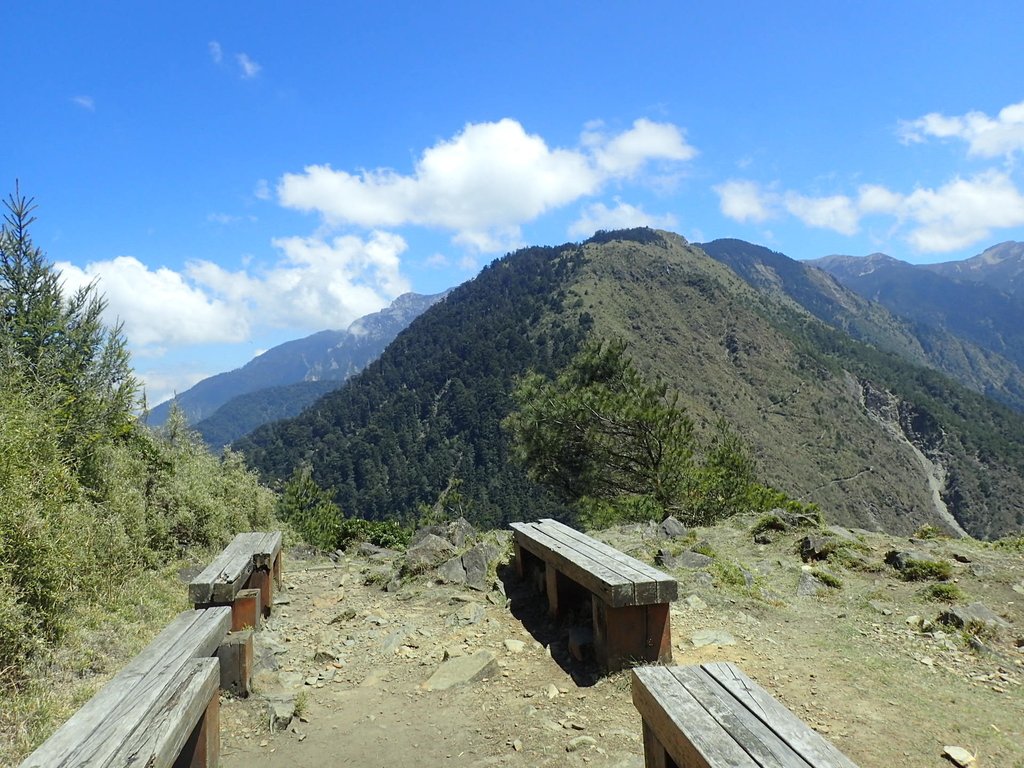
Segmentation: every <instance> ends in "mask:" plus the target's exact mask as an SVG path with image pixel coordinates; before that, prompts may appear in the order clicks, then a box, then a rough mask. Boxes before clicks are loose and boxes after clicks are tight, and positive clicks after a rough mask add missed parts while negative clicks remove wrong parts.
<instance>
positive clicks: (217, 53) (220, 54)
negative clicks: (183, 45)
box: [206, 40, 224, 64]
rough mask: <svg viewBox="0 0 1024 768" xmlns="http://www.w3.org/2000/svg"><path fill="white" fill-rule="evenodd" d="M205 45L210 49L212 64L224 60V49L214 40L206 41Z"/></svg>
mask: <svg viewBox="0 0 1024 768" xmlns="http://www.w3.org/2000/svg"><path fill="white" fill-rule="evenodd" d="M206 47H207V50H209V51H210V58H211V59H213V63H214V64H220V63H221V62H222V61H223V60H224V51H223V49H222V48H221V47H220V43H218V42H217V41H216V40H211V41H210V42H208V43H207V44H206Z"/></svg>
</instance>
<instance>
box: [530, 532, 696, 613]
mask: <svg viewBox="0 0 1024 768" xmlns="http://www.w3.org/2000/svg"><path fill="white" fill-rule="evenodd" d="M540 525H541V526H542V528H543V529H544V530H549V531H557V532H558V533H559V534H561V535H562V536H564V537H566V538H567V539H571V540H573V541H576V542H579V544H580V545H581V547H586V550H584V551H588V552H590V551H593V552H594V553H595V555H596V554H599V555H600V556H601V558H602V560H606V561H610V563H614V564H615V566H614V567H615V570H617V571H618V572H619V573H621V574H622V575H624V576H628V577H629V578H630V579H632V580H633V584H634V593H635V598H636V601H637V604H638V605H647V604H650V603H670V602H672V601H674V600H675V599H676V597H678V590H679V585H678V583H677V582H676V580H675V579H674V578H673V577H672V576H669V575H668V574H667V573H664V572H662V571H659V570H658V569H657V568H654V567H653V566H650V565H648V564H647V563H645V562H643V561H641V560H637V559H636V558H635V557H630V556H629V555H627V554H626V553H624V552H620V551H619V550H617V549H616V548H615V547H613V546H611V545H610V544H605V543H604V542H603V541H598V540H597V539H594V538H592V537H590V536H587V534H585V533H581V532H580V531H577V530H576V529H575V528H570V527H569V526H568V525H564V524H563V523H560V522H558V521H557V520H550V519H544V520H541V521H540ZM595 559H596V558H595ZM610 563H609V564H610Z"/></svg>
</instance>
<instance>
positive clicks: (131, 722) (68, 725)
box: [21, 607, 231, 768]
mask: <svg viewBox="0 0 1024 768" xmlns="http://www.w3.org/2000/svg"><path fill="white" fill-rule="evenodd" d="M230 626H231V609H230V608H227V607H224V608H208V609H205V610H195V611H185V612H183V613H181V614H179V615H178V616H177V618H175V619H174V620H173V621H172V622H171V623H170V624H168V625H167V626H166V627H165V628H164V629H163V631H162V632H161V633H160V634H159V635H157V637H156V638H155V639H154V640H153V642H151V643H150V644H149V645H148V646H146V648H145V649H143V651H142V652H141V653H140V654H139V655H138V656H136V657H135V658H134V659H132V660H131V662H129V663H128V664H127V665H126V666H125V668H124V669H122V670H121V671H120V672H119V673H118V674H117V675H116V676H115V677H114V678H113V679H112V680H110V681H109V682H108V683H107V684H106V685H105V686H103V688H101V689H100V690H99V692H97V694H96V695H95V696H93V697H92V698H91V699H90V700H89V701H87V702H86V703H85V704H84V705H83V706H82V708H81V709H79V710H78V711H77V712H76V713H75V714H73V715H72V716H71V717H70V718H69V719H68V721H67V722H65V723H64V724H63V725H62V726H61V727H60V728H58V729H57V731H56V732H55V733H54V734H53V735H52V736H51V737H50V738H49V739H47V740H46V741H45V742H44V743H43V744H42V745H41V746H40V747H39V748H38V749H37V750H36V751H35V752H33V753H32V754H31V755H29V756H28V757H27V758H26V759H25V760H24V762H22V764H21V768H71V767H72V766H83V765H89V766H92V765H107V764H108V763H106V762H104V761H107V760H109V759H110V758H111V756H112V755H113V754H114V753H115V751H116V749H117V747H118V746H119V745H120V744H122V743H124V741H125V740H126V739H127V738H129V737H130V736H131V734H132V733H133V731H134V729H135V728H137V727H139V725H140V723H141V722H142V720H141V719H140V718H144V717H145V713H147V712H148V711H149V710H150V709H151V708H152V707H153V706H154V705H155V703H156V702H157V701H159V700H160V697H161V696H162V694H163V691H164V689H165V688H166V687H167V686H168V685H169V684H170V682H171V681H172V680H173V679H174V678H175V676H176V675H177V674H178V673H179V672H180V670H181V669H182V668H184V667H185V666H186V664H187V663H188V662H189V660H191V659H195V658H203V657H209V656H212V655H213V654H214V653H215V652H216V650H217V648H218V647H219V646H220V644H221V642H223V640H224V637H225V636H226V635H227V632H228V628H229V627H230Z"/></svg>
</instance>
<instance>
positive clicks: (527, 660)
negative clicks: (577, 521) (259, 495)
mask: <svg viewBox="0 0 1024 768" xmlns="http://www.w3.org/2000/svg"><path fill="white" fill-rule="evenodd" d="M788 522H790V523H793V522H794V521H788ZM798 522H799V521H796V523H798ZM754 523H755V521H754V519H753V518H737V519H734V520H732V521H729V522H728V523H727V524H724V525H720V526H716V527H713V528H706V529H699V530H693V531H683V530H673V531H669V532H667V533H666V532H664V531H661V530H659V529H658V528H656V527H642V526H637V527H632V528H629V529H614V530H611V531H607V532H603V533H601V534H596V535H598V536H599V537H601V538H604V539H605V540H607V541H609V543H612V544H613V545H615V546H617V547H619V548H620V549H622V550H624V551H627V552H629V553H630V554H633V555H634V556H637V557H640V558H641V559H644V560H647V561H648V562H655V561H656V560H658V561H660V562H661V563H663V565H662V567H663V569H664V570H667V571H669V572H671V573H673V574H674V575H676V576H677V578H678V579H679V582H680V599H679V601H678V602H677V603H675V604H673V606H672V633H673V641H674V651H673V652H674V656H675V659H674V661H675V663H677V664H687V663H694V662H699V661H705V660H726V661H733V662H735V663H737V664H738V665H740V666H741V667H742V668H743V669H744V671H746V672H747V674H749V675H750V676H751V677H753V678H754V679H755V680H757V681H758V682H760V683H761V685H762V686H764V687H765V688H766V689H768V690H769V691H770V692H771V693H772V694H774V695H775V696H776V697H777V698H779V699H780V700H781V701H782V702H784V703H785V704H786V705H787V706H788V707H789V708H790V709H791V710H793V711H794V712H795V713H796V714H797V715H799V716H800V717H801V718H803V719H804V720H805V721H806V722H807V723H809V724H810V725H811V726H812V727H814V728H815V729H817V730H818V731H819V732H821V733H823V734H825V735H826V736H827V737H828V738H829V739H831V740H832V741H833V742H834V743H835V744H836V745H837V746H838V747H839V748H840V749H842V750H843V751H844V752H845V753H846V754H847V755H848V756H849V757H850V758H851V759H853V760H854V761H855V762H857V763H858V764H859V765H861V766H862V767H863V768H869V766H897V765H899V766H948V765H951V764H952V762H951V761H950V760H949V759H948V758H945V757H944V756H943V750H944V747H945V746H947V745H949V746H959V747H961V748H962V749H964V750H966V752H967V753H970V754H972V755H976V759H977V763H976V764H977V765H978V766H994V767H996V766H998V767H999V768H1004V767H1005V768H1024V687H1022V685H1021V683H1022V680H1024V648H1022V646H1024V553H1022V552H1021V551H1020V550H1019V549H997V548H994V547H992V546H991V545H986V544H981V543H979V542H974V541H968V540H964V541H959V540H953V539H944V538H932V539H921V540H910V541H908V540H901V541H894V540H893V539H892V538H891V537H887V536H883V535H881V534H874V533H868V532H863V531H855V532H851V531H846V530H843V529H831V530H809V529H804V528H801V527H800V526H799V525H798V524H796V523H794V524H793V525H783V526H780V527H782V528H783V530H766V531H763V532H761V534H760V535H759V536H758V537H757V538H758V540H759V542H760V543H758V542H757V541H755V536H754V535H753V533H752V526H753V525H754ZM436 533H444V532H436ZM670 534H674V535H670ZM437 538H439V539H446V538H451V539H454V540H455V541H454V542H450V543H449V545H448V548H446V547H444V546H442V545H441V544H438V542H436V541H431V542H430V543H431V546H433V547H436V548H437V549H438V550H439V551H438V552H435V553H434V554H432V555H424V554H422V553H420V554H419V555H417V554H416V553H415V552H414V553H413V554H412V555H410V556H407V555H405V554H404V553H396V552H390V551H375V550H373V549H372V548H368V547H367V548H364V550H363V551H361V552H360V551H352V552H348V553H339V554H337V555H335V558H336V561H334V560H331V559H327V558H315V557H304V556H302V554H301V553H295V552H292V553H289V557H288V559H287V560H286V563H285V589H284V590H283V591H282V592H281V593H280V594H279V599H278V602H277V605H275V607H274V616H273V618H272V619H270V620H269V621H268V622H267V623H266V625H265V627H264V628H263V629H262V630H261V631H260V632H259V633H258V655H259V668H260V671H259V673H258V674H257V677H256V680H255V685H256V688H257V693H255V694H254V695H253V696H251V697H250V698H248V699H245V700H234V699H225V701H224V702H223V708H222V711H221V729H222V765H224V766H225V767H226V768H240V767H242V766H244V767H245V768H261V767H263V766H268V767H269V766H287V767H288V768H304V767H305V766H310V767H312V766H318V767H319V766H367V767H372V766H395V765H424V766H433V765H438V766H467V767H468V766H583V765H587V766H608V767H609V768H611V767H616V768H627V767H635V768H642V766H643V747H642V743H641V740H640V720H639V717H638V716H637V714H636V712H635V710H634V709H633V706H632V703H631V699H630V688H629V673H628V672H623V673H617V674H613V675H609V676H601V675H600V674H598V671H597V670H596V669H594V668H593V667H591V666H588V665H587V664H585V663H581V662H578V661H576V660H575V659H573V658H572V657H571V656H570V654H569V653H568V644H567V636H568V632H569V629H570V625H571V624H572V622H571V621H570V622H568V623H566V624H563V625H557V626H556V625H553V624H552V623H550V622H549V621H548V620H547V619H546V616H545V605H544V598H543V597H542V596H540V595H537V594H535V593H534V592H533V591H532V588H530V587H527V586H526V585H524V584H521V583H519V582H518V581H517V580H516V579H515V578H514V576H512V575H511V574H510V573H509V571H510V569H508V568H507V567H502V566H499V567H498V568H497V573H496V574H495V572H494V568H493V565H491V566H490V568H487V567H481V566H480V562H487V563H493V561H494V559H495V556H498V558H499V559H500V558H501V557H506V558H507V553H508V548H507V546H504V544H503V542H504V541H505V539H503V538H502V537H493V534H492V538H490V539H488V540H487V541H485V542H484V545H482V547H481V546H480V545H478V547H477V552H476V554H472V552H467V553H466V554H465V555H463V556H462V557H461V558H460V557H459V553H462V552H466V550H467V548H469V547H471V546H472V545H473V541H474V539H473V536H472V535H471V533H469V532H467V531H465V530H463V531H461V532H456V535H452V536H450V537H446V536H444V535H440V536H437ZM453 552H454V553H456V555H455V557H453V556H452V553H453ZM801 552H802V554H801ZM892 552H897V553H900V552H902V553H903V555H902V562H903V564H904V565H905V564H906V562H907V561H908V560H913V559H915V558H916V559H918V560H925V561H934V562H945V563H949V566H948V567H949V568H950V569H951V579H952V580H951V581H949V582H947V583H950V584H954V583H955V584H956V586H957V587H958V588H959V589H960V590H961V593H960V595H959V597H958V598H957V599H956V601H955V602H954V603H952V604H949V603H945V602H941V601H936V600H935V599H933V598H931V597H928V596H927V595H926V594H925V592H924V591H925V590H926V589H927V588H928V586H929V585H931V584H934V583H937V582H935V581H905V580H903V579H901V578H900V577H899V571H898V570H897V567H901V566H900V562H899V561H900V558H899V557H897V556H895V555H892V554H890V553H892ZM480 555H483V557H479V556H480ZM887 555H888V559H889V560H890V563H891V564H886V562H885V560H886V558H887ZM416 557H420V558H422V559H420V560H416V562H415V570H422V571H423V573H422V574H421V575H419V576H416V577H408V576H406V577H399V573H400V571H401V570H402V568H403V565H404V567H405V569H406V570H408V569H409V568H410V565H409V563H410V562H412V561H413V560H415V558H416ZM453 561H457V562H453ZM437 563H440V564H441V570H440V572H439V571H438V570H437V569H436V568H435V565H436V564H437ZM439 580H444V581H448V582H452V583H447V584H444V583H438V581H439ZM467 580H468V581H469V582H470V583H471V584H474V585H475V586H476V587H477V588H475V589H474V588H472V587H470V586H467V585H466V584H464V583H461V582H465V581H467ZM975 603H980V604H982V606H983V607H984V608H985V609H988V611H989V613H988V614H986V613H985V612H984V611H983V610H982V608H981V607H977V606H975V607H974V608H973V609H972V610H973V611H974V613H973V614H968V613H965V611H966V609H967V606H971V605H972V604H975ZM951 605H952V606H954V607H955V606H959V607H960V609H961V610H960V611H959V612H953V614H949V612H948V609H949V608H950V607H951ZM581 614H582V615H587V614H586V611H585V609H584V610H582V611H581ZM943 614H947V615H946V616H945V619H944V621H945V622H946V623H943V622H942V621H940V616H942V615H943ZM580 621H581V622H582V619H581V620H580ZM957 623H966V624H967V626H966V628H961V627H957V626H956V625H957Z"/></svg>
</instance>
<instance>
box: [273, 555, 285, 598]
mask: <svg viewBox="0 0 1024 768" xmlns="http://www.w3.org/2000/svg"><path fill="white" fill-rule="evenodd" d="M283 557H284V552H278V553H277V557H275V558H274V584H276V585H277V588H278V589H280V588H281V587H282V586H283V584H282V579H283V578H284V576H283V574H284V561H283V560H282V558H283Z"/></svg>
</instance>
